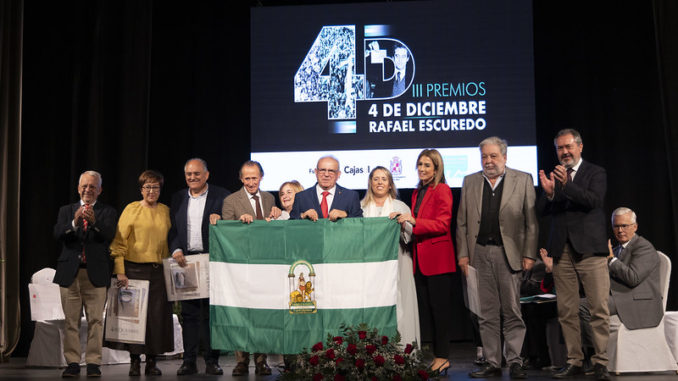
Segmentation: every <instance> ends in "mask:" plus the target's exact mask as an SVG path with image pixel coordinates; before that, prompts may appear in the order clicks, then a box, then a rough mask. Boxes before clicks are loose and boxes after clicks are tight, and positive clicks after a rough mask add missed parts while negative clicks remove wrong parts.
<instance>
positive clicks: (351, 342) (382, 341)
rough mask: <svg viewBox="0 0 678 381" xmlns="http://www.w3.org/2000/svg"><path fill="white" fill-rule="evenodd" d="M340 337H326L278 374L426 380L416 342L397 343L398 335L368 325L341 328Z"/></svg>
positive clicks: (284, 376) (287, 376)
mask: <svg viewBox="0 0 678 381" xmlns="http://www.w3.org/2000/svg"><path fill="white" fill-rule="evenodd" d="M341 331H342V332H343V335H341V336H333V335H330V334H328V335H327V340H326V341H325V343H323V342H319V343H316V344H315V345H313V347H311V351H308V350H304V351H303V352H302V353H300V354H299V355H297V358H296V360H295V363H294V365H293V366H292V370H291V371H290V372H286V373H283V374H282V375H281V379H282V380H335V381H342V380H394V381H412V380H428V379H429V378H430V377H431V376H432V375H431V374H429V372H428V371H427V365H428V363H427V362H425V361H424V354H423V353H422V351H421V350H415V346H416V343H411V344H406V345H405V346H404V347H403V346H402V345H401V344H400V335H399V334H396V336H395V337H392V338H389V337H387V336H382V335H379V333H378V332H377V330H376V329H369V327H367V325H365V324H360V325H358V326H357V327H347V326H344V325H342V326H341Z"/></svg>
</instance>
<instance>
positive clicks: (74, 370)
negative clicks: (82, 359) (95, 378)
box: [61, 362, 80, 378]
mask: <svg viewBox="0 0 678 381" xmlns="http://www.w3.org/2000/svg"><path fill="white" fill-rule="evenodd" d="M79 375H80V364H78V363H77V362H72V363H70V364H68V366H67V367H66V369H64V372H63V373H61V377H64V378H68V377H78V376H79Z"/></svg>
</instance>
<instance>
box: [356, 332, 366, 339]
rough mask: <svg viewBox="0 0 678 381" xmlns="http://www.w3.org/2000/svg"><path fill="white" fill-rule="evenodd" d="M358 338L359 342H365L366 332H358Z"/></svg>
mask: <svg viewBox="0 0 678 381" xmlns="http://www.w3.org/2000/svg"><path fill="white" fill-rule="evenodd" d="M358 337H359V338H360V340H365V338H366V337H367V332H365V331H358Z"/></svg>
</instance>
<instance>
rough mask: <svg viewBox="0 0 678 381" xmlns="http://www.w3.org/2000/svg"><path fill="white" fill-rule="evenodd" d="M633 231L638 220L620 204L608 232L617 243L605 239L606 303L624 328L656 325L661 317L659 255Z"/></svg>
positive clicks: (613, 213) (662, 312) (662, 308)
mask: <svg viewBox="0 0 678 381" xmlns="http://www.w3.org/2000/svg"><path fill="white" fill-rule="evenodd" d="M636 230H638V223H637V222H636V213H634V212H633V210H631V209H629V208H623V207H622V208H617V209H615V210H614V212H612V233H614V237H615V238H616V239H617V242H618V245H617V246H615V247H612V243H611V242H610V241H608V248H609V254H608V256H607V261H608V267H609V269H610V298H609V299H608V306H609V309H610V316H612V315H619V320H621V322H622V323H624V326H626V328H628V329H640V328H650V327H656V326H657V325H659V322H660V321H661V320H662V317H663V316H664V305H663V304H662V294H661V290H660V289H659V256H658V254H657V250H656V249H655V248H654V246H652V244H651V243H650V242H649V241H648V240H646V239H645V238H643V237H641V236H639V235H638V234H636ZM584 317H585V318H586V317H587V316H586V315H584ZM587 330H588V329H587Z"/></svg>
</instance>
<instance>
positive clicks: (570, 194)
mask: <svg viewBox="0 0 678 381" xmlns="http://www.w3.org/2000/svg"><path fill="white" fill-rule="evenodd" d="M606 191H607V173H606V172H605V169H604V168H602V167H599V166H597V165H595V164H591V163H589V162H588V161H583V162H582V163H581V165H580V166H579V170H578V171H577V173H576V174H575V176H574V181H568V182H567V183H566V184H565V186H562V185H561V184H560V182H558V181H556V186H555V191H554V197H553V200H549V199H548V198H547V197H546V194H545V193H543V194H542V195H541V197H540V199H539V205H538V210H539V211H541V213H542V215H544V216H550V217H551V227H550V231H549V237H548V242H547V244H546V249H547V250H548V252H549V256H551V257H553V258H560V256H561V255H562V253H563V248H564V247H565V243H566V242H567V241H568V240H569V242H570V245H571V246H572V248H573V249H574V251H575V252H577V253H579V254H598V255H604V256H607V253H608V249H607V234H606V233H605V232H606V230H605V229H606V226H607V224H606V222H605V221H606V220H605V212H604V210H603V201H604V200H605V192H606Z"/></svg>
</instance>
